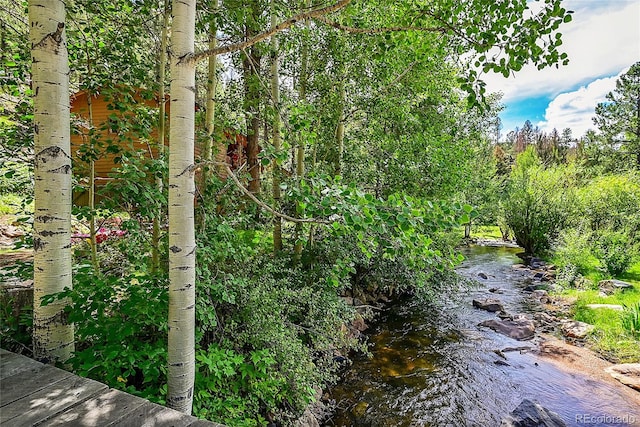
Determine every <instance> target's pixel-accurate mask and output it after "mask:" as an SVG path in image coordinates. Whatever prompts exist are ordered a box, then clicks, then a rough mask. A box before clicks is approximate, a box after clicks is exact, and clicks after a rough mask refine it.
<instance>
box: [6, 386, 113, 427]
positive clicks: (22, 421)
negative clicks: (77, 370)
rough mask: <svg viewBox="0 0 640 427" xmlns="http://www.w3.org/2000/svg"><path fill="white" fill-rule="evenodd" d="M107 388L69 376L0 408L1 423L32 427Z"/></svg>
mask: <svg viewBox="0 0 640 427" xmlns="http://www.w3.org/2000/svg"><path fill="white" fill-rule="evenodd" d="M107 388H108V387H107V386H106V385H104V384H101V383H99V382H97V381H93V380H89V379H87V378H80V377H76V376H74V375H72V376H71V377H69V378H66V379H64V380H62V381H58V382H57V383H55V384H51V385H49V386H48V387H46V388H44V389H42V390H39V391H37V392H35V393H32V394H29V395H28V396H25V397H24V398H22V399H20V400H16V401H15V402H13V403H10V404H8V405H6V406H4V407H2V411H0V424H5V423H7V424H5V425H11V426H12V427H22V426H24V427H27V426H34V425H37V424H38V423H41V422H43V421H46V420H47V419H49V418H51V417H52V416H55V415H56V414H58V413H60V412H63V411H65V410H66V409H68V408H70V407H72V406H74V405H77V404H79V403H81V402H83V401H85V400H87V399H90V398H92V397H93V396H94V395H96V394H97V393H100V392H103V391H105V390H106V389H107Z"/></svg>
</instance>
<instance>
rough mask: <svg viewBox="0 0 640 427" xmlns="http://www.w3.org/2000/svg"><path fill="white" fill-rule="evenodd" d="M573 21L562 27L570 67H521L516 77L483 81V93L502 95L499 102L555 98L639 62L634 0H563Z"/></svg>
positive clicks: (639, 19) (639, 16)
mask: <svg viewBox="0 0 640 427" xmlns="http://www.w3.org/2000/svg"><path fill="white" fill-rule="evenodd" d="M563 6H564V7H565V8H566V9H568V10H574V12H575V13H574V14H573V20H572V21H571V22H570V23H569V24H565V25H563V26H562V27H561V32H562V33H563V41H564V43H563V45H562V46H561V50H562V51H564V52H567V54H568V55H569V60H570V62H569V65H567V66H566V67H560V68H559V69H556V68H555V67H553V68H546V69H544V70H537V69H536V68H535V67H534V66H527V67H524V68H523V69H522V70H521V71H520V72H518V73H516V74H515V76H512V77H509V78H504V77H502V76H501V75H497V74H493V73H491V74H488V75H486V76H484V79H485V81H486V82H487V90H488V91H490V92H498V91H501V92H503V93H504V97H503V102H505V103H509V102H510V101H517V100H521V99H526V98H529V97H540V96H545V95H549V96H554V95H557V94H559V93H561V92H563V91H566V90H567V89H569V88H574V87H576V85H579V84H586V83H587V82H589V81H592V80H593V79H595V78H598V77H601V76H610V75H613V74H616V73H618V72H619V71H620V70H621V69H623V68H625V67H628V66H630V65H631V64H633V63H634V62H636V61H638V59H639V58H640V2H639V1H637V0H607V1H605V0H568V1H566V2H564V3H563Z"/></svg>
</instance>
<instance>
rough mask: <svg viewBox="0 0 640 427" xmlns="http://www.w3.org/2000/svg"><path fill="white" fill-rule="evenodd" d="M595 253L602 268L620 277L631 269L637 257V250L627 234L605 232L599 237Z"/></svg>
mask: <svg viewBox="0 0 640 427" xmlns="http://www.w3.org/2000/svg"><path fill="white" fill-rule="evenodd" d="M594 246H595V247H594V252H595V255H596V257H597V258H598V260H599V261H600V262H601V264H602V267H603V268H604V269H605V271H606V272H607V273H608V274H609V275H611V276H614V277H615V276H618V275H620V274H622V273H624V272H625V271H627V270H628V269H629V267H630V266H631V262H632V261H633V259H634V257H635V252H636V251H635V248H634V245H633V244H632V243H631V239H630V238H629V236H628V235H627V234H626V233H623V232H619V231H609V230H607V231H603V232H600V233H599V234H598V236H597V240H596V241H595V245H594Z"/></svg>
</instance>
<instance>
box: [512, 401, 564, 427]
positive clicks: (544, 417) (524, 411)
mask: <svg viewBox="0 0 640 427" xmlns="http://www.w3.org/2000/svg"><path fill="white" fill-rule="evenodd" d="M566 426H567V424H566V423H565V422H564V421H563V420H562V418H560V416H559V415H558V414H556V413H555V412H552V411H550V410H548V409H547V408H544V407H542V406H540V405H539V404H537V403H535V402H532V401H531V400H529V399H525V400H523V401H522V403H520V405H518V407H517V408H516V409H514V410H513V412H511V414H510V415H508V416H506V417H505V418H503V419H502V422H501V423H500V427H566Z"/></svg>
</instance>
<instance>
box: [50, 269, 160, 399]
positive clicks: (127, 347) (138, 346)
mask: <svg viewBox="0 0 640 427" xmlns="http://www.w3.org/2000/svg"><path fill="white" fill-rule="evenodd" d="M73 280H74V283H73V290H68V289H67V290H65V291H63V292H60V293H58V294H55V295H50V296H47V297H45V299H43V302H45V303H47V302H49V301H53V300H54V299H56V298H57V299H63V298H68V299H69V301H70V304H69V306H67V308H66V311H67V313H68V315H69V318H68V319H69V321H70V322H72V323H74V324H75V327H76V332H75V334H76V335H75V338H76V350H75V352H74V353H73V355H72V357H71V359H70V360H69V364H70V365H71V367H72V369H73V371H74V372H76V373H77V374H78V375H81V376H84V377H89V378H93V379H95V380H97V381H100V382H103V383H105V384H107V385H109V386H110V387H113V388H117V389H120V390H125V391H127V392H129V393H132V394H136V395H139V396H143V397H145V398H147V399H150V400H153V401H155V402H160V403H164V402H163V393H162V392H161V390H162V389H163V385H164V384H165V383H166V356H167V348H166V333H167V315H168V292H167V280H166V278H163V277H151V276H146V275H143V274H129V275H126V276H124V277H118V276H106V275H100V274H95V271H94V270H93V268H92V267H90V266H86V265H85V266H80V267H79V268H77V270H76V271H75V272H74V276H73Z"/></svg>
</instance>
